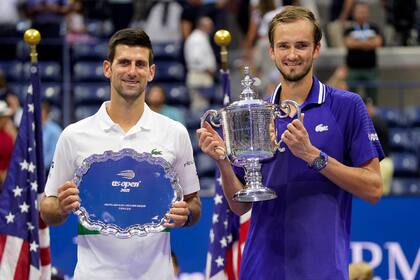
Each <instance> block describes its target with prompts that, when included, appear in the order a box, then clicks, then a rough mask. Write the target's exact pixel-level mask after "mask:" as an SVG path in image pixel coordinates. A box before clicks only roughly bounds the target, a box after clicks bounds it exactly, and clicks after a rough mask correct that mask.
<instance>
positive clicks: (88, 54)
mask: <svg viewBox="0 0 420 280" xmlns="http://www.w3.org/2000/svg"><path fill="white" fill-rule="evenodd" d="M107 54H108V44H107V42H106V41H100V42H94V43H81V44H75V45H74V46H73V56H72V58H73V60H74V61H79V60H97V61H102V60H104V59H105V58H106V57H107Z"/></svg>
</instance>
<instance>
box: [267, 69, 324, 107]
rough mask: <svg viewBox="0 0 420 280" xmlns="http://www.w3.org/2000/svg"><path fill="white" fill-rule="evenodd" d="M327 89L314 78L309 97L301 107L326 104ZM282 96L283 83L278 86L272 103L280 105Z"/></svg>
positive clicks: (272, 97)
mask: <svg viewBox="0 0 420 280" xmlns="http://www.w3.org/2000/svg"><path fill="white" fill-rule="evenodd" d="M325 92H326V89H325V85H324V84H323V83H321V82H320V81H319V80H318V79H317V78H316V77H315V76H313V77H312V87H311V90H310V91H309V94H308V97H306V100H305V101H304V102H303V104H302V105H301V106H300V107H304V106H306V105H308V104H322V103H324V102H325V96H326V94H325ZM280 95H281V83H280V84H278V86H277V87H276V89H275V90H274V92H273V95H272V96H271V98H270V102H271V103H274V104H278V103H279V101H280Z"/></svg>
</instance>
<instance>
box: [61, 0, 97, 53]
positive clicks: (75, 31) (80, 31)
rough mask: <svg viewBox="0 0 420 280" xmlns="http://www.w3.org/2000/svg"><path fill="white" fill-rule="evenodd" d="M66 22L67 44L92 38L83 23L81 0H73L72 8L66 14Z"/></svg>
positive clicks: (83, 41) (88, 40)
mask: <svg viewBox="0 0 420 280" xmlns="http://www.w3.org/2000/svg"><path fill="white" fill-rule="evenodd" d="M66 23H67V24H66V26H67V32H66V40H67V42H68V43H69V44H71V45H73V44H77V43H86V42H90V41H92V40H93V38H91V37H90V35H89V33H88V31H87V27H86V25H85V18H84V15H83V1H82V0H73V2H72V9H71V11H70V12H69V13H68V14H67V16H66Z"/></svg>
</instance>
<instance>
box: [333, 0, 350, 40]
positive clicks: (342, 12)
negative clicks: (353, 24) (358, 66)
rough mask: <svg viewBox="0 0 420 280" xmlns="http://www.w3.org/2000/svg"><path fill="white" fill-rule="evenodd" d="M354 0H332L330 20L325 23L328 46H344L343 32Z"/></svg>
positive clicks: (347, 23)
mask: <svg viewBox="0 0 420 280" xmlns="http://www.w3.org/2000/svg"><path fill="white" fill-rule="evenodd" d="M353 2H354V0H332V2H331V5H330V21H329V23H328V24H327V34H328V44H329V46H330V47H344V37H343V33H344V30H345V29H346V28H348V26H349V18H350V14H351V8H352V6H353Z"/></svg>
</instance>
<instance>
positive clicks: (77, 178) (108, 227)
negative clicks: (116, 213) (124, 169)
mask: <svg viewBox="0 0 420 280" xmlns="http://www.w3.org/2000/svg"><path fill="white" fill-rule="evenodd" d="M126 156H129V157H131V158H133V159H135V160H137V161H147V162H148V163H150V164H156V165H160V166H162V167H163V169H164V170H165V177H166V178H168V179H169V180H170V181H171V185H172V188H173V190H174V197H173V199H172V203H174V202H176V201H181V200H183V193H182V188H181V186H180V184H179V178H178V176H177V174H176V172H175V170H174V168H173V167H172V165H171V164H170V163H169V162H167V161H166V160H165V159H164V158H162V157H157V156H154V155H152V154H151V153H138V152H137V151H135V150H133V149H129V148H126V149H122V150H120V151H118V152H114V151H105V152H104V153H102V154H94V155H91V156H89V157H87V158H86V159H84V160H83V162H82V165H81V166H80V167H79V168H78V169H77V170H76V172H75V174H74V177H73V181H74V183H75V184H76V186H78V187H79V184H80V182H81V181H82V177H83V175H85V174H86V173H87V171H88V170H89V168H90V167H91V165H92V164H93V163H97V162H104V161H106V160H109V159H112V160H119V159H122V158H123V157H126ZM168 212H169V211H168ZM74 213H75V214H76V215H77V216H78V218H79V222H80V224H81V225H82V226H83V227H85V228H86V229H88V230H94V231H99V232H100V233H101V234H104V235H114V236H116V237H118V238H130V237H132V236H146V235H148V234H149V233H157V232H161V231H163V230H165V227H164V226H163V224H164V223H166V222H169V220H168V219H167V218H166V215H165V217H163V218H162V219H161V221H160V222H159V223H158V224H152V223H150V224H143V225H141V224H134V225H131V226H129V227H127V228H121V227H119V226H117V225H115V224H111V223H109V224H107V223H104V222H101V221H93V220H91V219H90V218H89V213H88V212H87V211H86V209H85V208H84V207H83V206H80V207H79V208H77V209H75V210H74Z"/></svg>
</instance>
